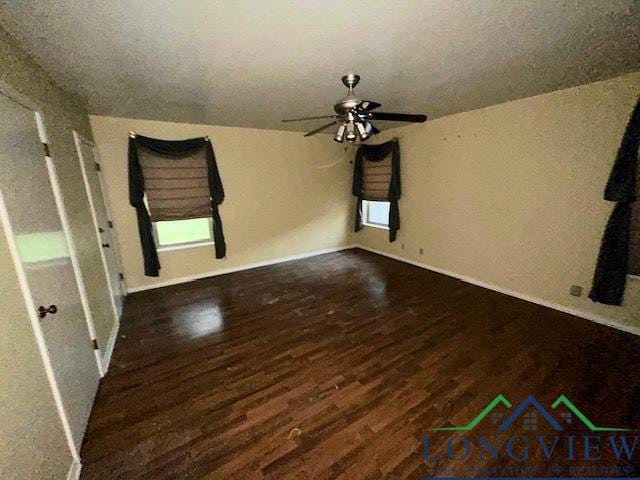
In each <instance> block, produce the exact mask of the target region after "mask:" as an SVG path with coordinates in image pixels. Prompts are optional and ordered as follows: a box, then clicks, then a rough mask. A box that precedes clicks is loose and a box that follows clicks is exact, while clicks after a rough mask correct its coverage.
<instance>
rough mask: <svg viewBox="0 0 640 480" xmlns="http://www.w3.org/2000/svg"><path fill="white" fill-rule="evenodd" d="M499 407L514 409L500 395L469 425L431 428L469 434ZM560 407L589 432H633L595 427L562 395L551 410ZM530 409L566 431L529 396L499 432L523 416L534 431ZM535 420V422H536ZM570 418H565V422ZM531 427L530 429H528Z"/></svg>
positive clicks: (558, 428) (559, 429)
mask: <svg viewBox="0 0 640 480" xmlns="http://www.w3.org/2000/svg"><path fill="white" fill-rule="evenodd" d="M499 405H503V406H505V407H506V408H508V409H510V408H512V406H513V405H512V403H511V402H510V401H509V400H507V398H506V397H505V396H504V395H502V394H500V395H498V396H496V398H494V399H493V400H492V401H491V402H489V404H488V405H487V406H486V407H485V408H484V409H483V410H482V411H481V412H480V413H479V414H478V415H476V417H475V418H474V419H473V420H471V422H469V423H468V424H467V425H463V426H459V427H439V428H431V429H430V430H432V431H457V432H468V431H471V430H473V429H474V428H475V427H476V426H477V425H478V424H479V423H480V422H481V421H482V420H483V419H484V418H485V417H486V416H487V415H489V414H490V413H492V411H493V410H494V409H495V408H496V407H498V406H499ZM560 405H564V406H565V407H566V408H567V409H568V410H569V411H570V412H571V413H572V414H573V415H574V416H575V417H576V418H577V419H578V420H580V421H581V422H582V423H583V424H584V425H585V426H586V427H587V428H588V429H589V430H591V431H592V432H630V431H632V430H631V429H629V428H618V427H601V426H598V425H595V424H594V423H593V422H592V421H591V420H589V418H588V417H587V416H586V415H585V414H584V413H582V412H581V411H580V409H579V408H578V407H576V406H575V405H574V404H573V402H571V400H569V399H568V398H567V397H566V396H565V395H560V396H559V397H558V398H557V399H556V400H555V401H554V402H553V403H552V404H551V409H552V410H555V409H557V408H558V407H559V406H560ZM529 407H533V408H534V409H535V410H536V411H537V414H538V415H539V416H540V417H542V418H543V419H544V420H546V422H547V423H548V424H549V425H550V426H551V427H552V428H553V429H554V430H556V431H562V430H564V429H563V427H562V424H561V423H560V422H558V421H557V420H556V419H555V418H554V417H553V416H552V415H551V414H550V413H549V411H548V410H547V409H545V408H544V407H543V406H542V405H541V404H540V402H538V400H537V399H536V398H535V397H534V396H533V395H529V396H528V397H527V398H525V399H524V400H523V401H522V402H521V403H520V404H519V405H518V406H517V407H516V408H514V409H513V411H512V412H511V413H510V414H509V416H508V417H507V418H506V419H505V420H504V421H502V423H500V425H499V426H498V431H500V432H504V431H505V430H507V428H509V426H511V425H512V424H513V423H514V422H515V420H516V419H517V418H519V417H520V416H521V415H523V414H524V415H525V416H524V426H525V429H534V428H531V427H534V426H537V421H538V420H537V419H538V416H537V415H536V416H533V415H532V414H531V413H525V410H527V409H529ZM534 420H535V422H534ZM567 420H568V418H566V417H565V421H567ZM527 427H529V428H527Z"/></svg>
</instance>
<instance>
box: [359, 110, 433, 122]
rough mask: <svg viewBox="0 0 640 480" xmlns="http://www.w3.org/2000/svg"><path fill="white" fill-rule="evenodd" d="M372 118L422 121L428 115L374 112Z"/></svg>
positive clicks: (392, 120)
mask: <svg viewBox="0 0 640 480" xmlns="http://www.w3.org/2000/svg"><path fill="white" fill-rule="evenodd" d="M370 118H372V119H374V120H389V121H391V122H411V123H422V122H426V121H427V116H426V115H418V114H413V113H383V112H372V113H371V117H370Z"/></svg>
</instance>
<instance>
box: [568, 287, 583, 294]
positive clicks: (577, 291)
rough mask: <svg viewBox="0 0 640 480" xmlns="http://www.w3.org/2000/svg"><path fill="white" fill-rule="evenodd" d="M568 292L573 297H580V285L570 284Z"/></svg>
mask: <svg viewBox="0 0 640 480" xmlns="http://www.w3.org/2000/svg"><path fill="white" fill-rule="evenodd" d="M569 293H570V294H571V295H573V296H574V297H581V296H582V287H581V286H580V285H571V288H570V289H569Z"/></svg>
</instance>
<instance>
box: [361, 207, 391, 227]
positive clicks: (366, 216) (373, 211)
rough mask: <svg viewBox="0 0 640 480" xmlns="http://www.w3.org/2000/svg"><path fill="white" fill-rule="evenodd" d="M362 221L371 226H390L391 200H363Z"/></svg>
mask: <svg viewBox="0 0 640 480" xmlns="http://www.w3.org/2000/svg"><path fill="white" fill-rule="evenodd" d="M362 219H363V220H362V223H364V224H365V225H367V226H369V227H377V228H385V229H388V228H389V202H372V201H369V200H363V201H362Z"/></svg>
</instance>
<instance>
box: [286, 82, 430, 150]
mask: <svg viewBox="0 0 640 480" xmlns="http://www.w3.org/2000/svg"><path fill="white" fill-rule="evenodd" d="M359 81H360V75H356V74H355V73H349V74H347V75H344V76H343V77H342V83H343V84H344V86H345V87H347V88H348V89H349V93H348V94H347V96H346V97H344V98H343V99H341V100H338V103H336V104H335V105H334V106H333V109H334V110H335V112H336V115H322V116H319V117H303V118H291V119H288V120H282V121H283V122H302V121H306V120H319V119H322V118H332V119H333V120H332V121H331V122H329V123H327V124H326V125H323V126H321V127H319V128H316V129H315V130H311V131H310V132H307V133H305V134H304V136H305V137H310V136H311V135H315V134H316V133H320V132H322V131H323V130H326V129H327V128H329V127H332V126H334V125H338V130H337V131H336V134H335V135H334V137H333V139H334V140H335V141H336V142H339V143H342V142H343V141H344V140H345V139H346V140H347V142H355V141H356V140H357V139H358V138H359V139H360V140H362V141H364V140H366V139H367V138H369V137H370V136H371V135H376V134H378V133H380V130H378V129H377V128H376V127H375V126H374V125H373V124H372V123H371V120H387V121H391V122H412V123H422V122H425V121H426V120H427V116H426V115H416V114H409V113H383V112H374V111H373V110H375V109H377V108H379V107H381V106H382V105H380V104H379V103H377V102H372V101H371V100H361V99H359V98H358V97H356V95H355V94H354V93H353V89H354V88H355V86H356V85H358V82H359Z"/></svg>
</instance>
